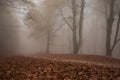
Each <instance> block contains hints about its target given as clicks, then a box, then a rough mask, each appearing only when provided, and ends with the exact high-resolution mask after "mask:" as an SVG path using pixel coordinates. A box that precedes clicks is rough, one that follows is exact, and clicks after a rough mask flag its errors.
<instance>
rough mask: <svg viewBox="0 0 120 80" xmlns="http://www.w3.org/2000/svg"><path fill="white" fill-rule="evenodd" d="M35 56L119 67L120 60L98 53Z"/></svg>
mask: <svg viewBox="0 0 120 80" xmlns="http://www.w3.org/2000/svg"><path fill="white" fill-rule="evenodd" d="M34 57H35V58H42V59H47V60H55V61H62V62H74V63H87V64H95V65H99V66H110V67H119V68H120V60H119V59H114V58H112V57H107V56H98V55H74V54H48V55H47V54H46V55H45V54H43V55H39V56H34Z"/></svg>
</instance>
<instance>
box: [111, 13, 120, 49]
mask: <svg viewBox="0 0 120 80" xmlns="http://www.w3.org/2000/svg"><path fill="white" fill-rule="evenodd" d="M119 25H120V11H119V18H118V22H117V28H116V33H115V39H114V43H113V46H112V48H111V51H113V49H114V47H115V46H116V44H117V43H118V42H119V41H120V39H118V40H117V38H118V33H119V28H120V26H119Z"/></svg>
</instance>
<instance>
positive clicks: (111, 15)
mask: <svg viewBox="0 0 120 80" xmlns="http://www.w3.org/2000/svg"><path fill="white" fill-rule="evenodd" d="M115 2H116V0H110V3H109V12H108V13H109V16H108V18H107V19H106V23H107V30H106V55H107V56H112V52H113V49H114V48H115V46H116V44H117V43H118V42H119V41H120V39H118V34H119V26H120V25H119V24H120V11H119V15H118V20H117V28H116V32H115V38H114V41H113V44H111V42H112V40H111V37H112V29H113V23H114V22H115V17H114V16H115V14H116V13H115V10H114V9H115ZM117 10H118V9H117Z"/></svg>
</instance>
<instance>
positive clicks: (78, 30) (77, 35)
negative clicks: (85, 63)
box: [60, 0, 85, 54]
mask: <svg viewBox="0 0 120 80" xmlns="http://www.w3.org/2000/svg"><path fill="white" fill-rule="evenodd" d="M79 3H80V4H77V0H71V4H72V8H71V10H72V17H71V16H70V17H68V18H66V17H65V16H64V14H63V10H62V9H61V10H60V12H61V16H62V18H63V20H64V21H65V23H66V24H67V25H68V27H69V28H70V29H71V31H72V41H73V53H74V54H77V53H78V52H79V49H80V47H81V43H82V27H83V16H84V8H85V0H81V2H79ZM78 8H79V9H78ZM78 16H79V18H78ZM70 18H72V19H71V20H72V24H70V22H69V20H68V19H70Z"/></svg>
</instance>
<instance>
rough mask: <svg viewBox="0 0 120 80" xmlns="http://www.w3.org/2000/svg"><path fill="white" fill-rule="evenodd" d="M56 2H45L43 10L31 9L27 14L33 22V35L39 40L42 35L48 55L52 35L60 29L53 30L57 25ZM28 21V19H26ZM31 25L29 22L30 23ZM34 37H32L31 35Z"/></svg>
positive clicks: (46, 0)
mask: <svg viewBox="0 0 120 80" xmlns="http://www.w3.org/2000/svg"><path fill="white" fill-rule="evenodd" d="M56 1H57V0H52V1H50V0H45V1H44V2H43V4H42V6H43V7H44V8H42V10H43V11H41V10H40V8H37V7H36V8H34V9H31V11H29V12H28V14H27V15H28V17H29V18H30V19H31V20H32V21H34V22H35V26H32V28H33V29H34V31H33V32H34V33H35V35H37V36H39V38H41V36H40V33H44V34H43V35H42V36H46V53H47V54H49V53H50V46H51V43H52V40H53V37H54V33H55V32H56V31H57V30H59V28H60V27H58V28H56V29H54V27H55V25H56V23H57V17H58V15H57V13H56V8H57V6H58V5H56V4H58V2H56ZM28 20H29V19H28ZM30 23H31V22H30ZM33 36H34V35H33Z"/></svg>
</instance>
